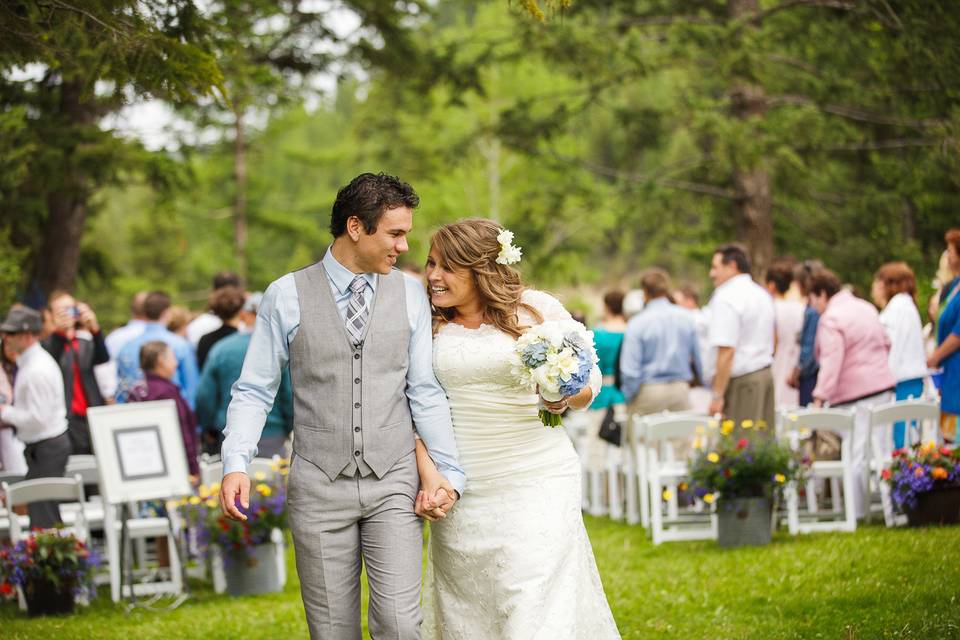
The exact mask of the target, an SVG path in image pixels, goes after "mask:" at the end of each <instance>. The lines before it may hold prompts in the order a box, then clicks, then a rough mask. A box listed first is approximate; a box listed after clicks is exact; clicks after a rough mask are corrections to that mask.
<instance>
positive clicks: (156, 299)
mask: <svg viewBox="0 0 960 640" xmlns="http://www.w3.org/2000/svg"><path fill="white" fill-rule="evenodd" d="M143 308H144V314H145V315H146V317H147V325H146V327H144V330H143V333H141V334H140V335H139V336H137V337H135V338H133V339H132V340H130V341H129V342H128V343H127V344H126V345H125V346H124V347H123V349H121V350H120V354H119V355H118V356H117V377H118V390H117V402H126V401H127V396H128V395H129V393H130V389H132V388H133V386H134V385H135V384H136V383H137V382H139V381H140V380H142V379H143V372H142V371H141V370H140V348H141V347H142V346H143V345H144V344H146V343H147V342H150V341H151V340H161V341H163V342H166V343H167V344H168V345H170V348H171V349H172V350H173V353H174V355H175V356H176V358H177V370H176V373H175V374H174V376H173V382H174V384H176V385H177V387H179V388H180V391H181V392H182V393H183V397H184V398H185V399H186V401H187V403H188V404H190V405H191V406H192V405H193V402H194V400H195V399H196V395H197V384H199V382H200V371H199V370H198V369H197V359H196V356H195V355H194V353H193V349H192V348H191V347H190V344H189V343H188V342H187V341H186V340H184V339H183V338H181V337H180V336H178V335H176V334H174V333H171V332H170V331H169V330H167V328H166V326H164V321H165V320H166V311H167V309H169V308H170V296H168V295H167V294H166V293H164V292H162V291H152V292H150V294H148V295H147V299H146V301H145V302H144V304H143Z"/></svg>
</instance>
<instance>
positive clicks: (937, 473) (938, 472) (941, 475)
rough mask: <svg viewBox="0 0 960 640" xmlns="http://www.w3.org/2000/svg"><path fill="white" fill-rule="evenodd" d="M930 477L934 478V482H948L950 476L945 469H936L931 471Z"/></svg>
mask: <svg viewBox="0 0 960 640" xmlns="http://www.w3.org/2000/svg"><path fill="white" fill-rule="evenodd" d="M930 475H931V476H933V479H934V480H946V479H947V476H948V475H950V474H949V473H947V470H946V469H944V468H943V467H934V468H933V469H931V470H930Z"/></svg>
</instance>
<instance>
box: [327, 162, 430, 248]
mask: <svg viewBox="0 0 960 640" xmlns="http://www.w3.org/2000/svg"><path fill="white" fill-rule="evenodd" d="M419 204H420V196H418V195H417V193H416V192H415V191H414V190H413V187H411V186H410V185H409V184H407V183H406V182H404V181H402V180H400V178H397V177H396V176H391V175H387V174H385V173H377V174H373V173H361V174H360V175H358V176H357V177H356V178H354V179H353V180H351V181H350V184H348V185H347V186H345V187H342V188H341V189H340V191H338V192H337V199H336V201H335V202H334V203H333V212H332V214H331V216H330V233H332V234H333V237H334V238H338V237H340V236H342V235H343V234H344V233H346V230H347V220H348V219H349V218H350V217H351V216H356V217H357V218H359V219H360V222H361V223H362V224H363V228H364V230H365V231H366V232H367V233H374V232H375V231H376V230H377V224H378V223H379V222H380V218H381V217H382V216H383V212H384V211H386V210H387V209H394V208H396V207H409V208H411V209H416V208H417V205H419Z"/></svg>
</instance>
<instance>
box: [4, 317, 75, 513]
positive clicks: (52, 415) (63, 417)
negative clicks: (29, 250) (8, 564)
mask: <svg viewBox="0 0 960 640" xmlns="http://www.w3.org/2000/svg"><path fill="white" fill-rule="evenodd" d="M42 329H43V318H42V317H41V315H40V313H38V312H37V311H34V310H33V309H30V308H28V307H24V306H22V305H14V306H13V308H11V309H10V312H9V313H8V314H7V317H6V319H5V320H4V321H3V323H2V324H0V333H2V334H3V349H4V352H5V355H6V356H7V358H9V359H10V360H14V361H16V363H17V376H16V381H15V382H14V385H13V404H9V403H4V404H3V405H2V406H0V419H2V420H3V422H4V423H6V424H7V425H12V426H13V427H14V428H15V429H16V430H17V437H18V438H19V439H20V440H21V441H22V442H23V443H24V444H25V445H26V448H25V449H24V456H25V457H26V459H27V475H26V477H25V479H26V480H30V479H32V478H50V477H56V478H60V477H63V472H64V470H65V469H66V467H67V458H68V457H69V456H70V452H71V446H70V437H69V436H68V435H67V408H66V404H65V400H64V393H63V375H62V374H61V372H60V367H59V365H57V362H56V360H54V359H53V356H51V355H50V354H49V353H47V352H46V351H45V350H44V348H43V347H42V346H41V345H40V342H39V336H40V332H41V330H42ZM28 511H29V514H30V527H31V528H34V527H41V528H49V527H52V526H53V525H55V524H56V523H58V522H60V511H59V509H58V508H57V504H56V503H55V502H37V503H33V504H31V505H29V507H28Z"/></svg>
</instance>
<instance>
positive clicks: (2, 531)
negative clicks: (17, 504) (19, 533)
mask: <svg viewBox="0 0 960 640" xmlns="http://www.w3.org/2000/svg"><path fill="white" fill-rule="evenodd" d="M21 480H23V475H21V474H18V473H4V472H2V471H0V484H2V483H4V482H5V483H7V484H13V483H15V482H20V481H21ZM11 517H17V518H20V528H21V529H29V528H30V518H29V517H28V516H20V515H16V514H13V515H11V512H10V511H8V510H7V507H6V502H4V499H3V492H2V491H0V540H2V539H4V538H9V537H10V518H11Z"/></svg>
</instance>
